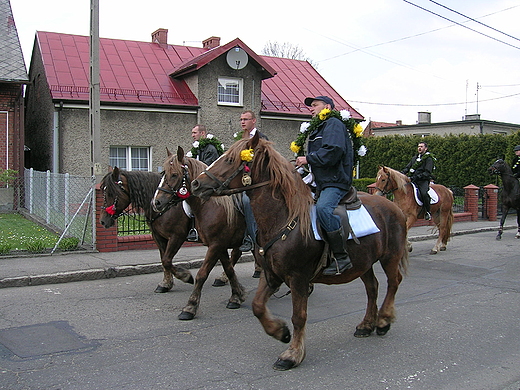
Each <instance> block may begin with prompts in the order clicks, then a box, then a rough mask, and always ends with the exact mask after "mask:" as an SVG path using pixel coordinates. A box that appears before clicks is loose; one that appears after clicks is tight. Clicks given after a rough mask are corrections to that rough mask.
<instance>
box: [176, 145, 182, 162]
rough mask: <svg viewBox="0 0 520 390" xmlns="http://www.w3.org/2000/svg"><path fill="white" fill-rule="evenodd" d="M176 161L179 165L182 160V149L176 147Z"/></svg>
mask: <svg viewBox="0 0 520 390" xmlns="http://www.w3.org/2000/svg"><path fill="white" fill-rule="evenodd" d="M177 160H179V162H180V163H182V161H183V160H184V149H183V148H181V147H180V146H179V147H177Z"/></svg>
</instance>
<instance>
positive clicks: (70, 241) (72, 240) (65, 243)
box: [58, 237, 79, 251]
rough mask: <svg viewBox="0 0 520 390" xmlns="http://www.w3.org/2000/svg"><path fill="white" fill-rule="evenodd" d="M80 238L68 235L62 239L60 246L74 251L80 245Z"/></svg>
mask: <svg viewBox="0 0 520 390" xmlns="http://www.w3.org/2000/svg"><path fill="white" fill-rule="evenodd" d="M78 244H79V240H78V239H77V238H76V237H66V238H64V239H63V240H61V241H60V243H59V244H58V248H60V249H61V250H62V251H73V250H74V249H76V248H77V247H78Z"/></svg>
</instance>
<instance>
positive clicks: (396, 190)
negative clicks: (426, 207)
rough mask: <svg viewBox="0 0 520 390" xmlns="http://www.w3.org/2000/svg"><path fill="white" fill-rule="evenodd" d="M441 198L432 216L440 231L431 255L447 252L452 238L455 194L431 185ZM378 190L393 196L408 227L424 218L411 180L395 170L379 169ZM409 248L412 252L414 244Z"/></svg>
mask: <svg viewBox="0 0 520 390" xmlns="http://www.w3.org/2000/svg"><path fill="white" fill-rule="evenodd" d="M430 187H431V188H433V189H434V190H435V192H436V193H437V195H438V196H439V201H438V202H437V203H434V204H432V205H431V206H430V207H431V214H432V218H433V222H434V223H435V226H436V227H437V230H438V231H439V238H438V239H437V242H436V243H435V245H434V247H433V248H432V250H431V251H430V254H432V255H434V254H437V252H438V251H445V250H446V245H447V244H448V241H449V239H450V236H451V228H452V226H453V192H451V190H450V189H449V188H446V187H444V186H443V185H441V184H430ZM376 188H377V189H378V190H379V191H381V192H382V193H383V194H384V195H387V194H393V195H394V202H395V203H396V204H397V206H399V208H400V209H401V210H403V213H404V215H405V216H406V227H407V229H410V228H411V227H412V225H413V224H414V223H415V221H417V218H419V217H422V216H423V214H424V213H423V211H421V210H422V206H419V204H418V203H417V202H416V201H415V197H414V194H413V187H412V184H411V182H410V178H408V177H407V176H406V175H404V174H402V173H401V172H398V171H396V170H395V169H392V168H388V167H379V172H377V176H376ZM408 248H409V250H410V251H411V250H412V244H411V243H408Z"/></svg>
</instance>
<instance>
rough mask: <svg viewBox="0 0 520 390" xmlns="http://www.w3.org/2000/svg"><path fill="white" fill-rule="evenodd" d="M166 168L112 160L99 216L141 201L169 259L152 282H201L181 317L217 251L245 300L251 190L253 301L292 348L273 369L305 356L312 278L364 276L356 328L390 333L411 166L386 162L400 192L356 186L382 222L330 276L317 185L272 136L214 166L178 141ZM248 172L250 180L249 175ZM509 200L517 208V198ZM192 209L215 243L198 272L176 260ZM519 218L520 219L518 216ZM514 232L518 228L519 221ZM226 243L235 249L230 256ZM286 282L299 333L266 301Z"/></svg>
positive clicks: (382, 173)
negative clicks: (243, 207)
mask: <svg viewBox="0 0 520 390" xmlns="http://www.w3.org/2000/svg"><path fill="white" fill-rule="evenodd" d="M244 150H252V151H253V153H252V156H254V158H253V159H252V160H251V161H243V160H242V159H241V152H242V151H244ZM495 165H496V166H495V168H493V169H494V171H493V173H497V172H500V174H502V170H501V166H499V165H497V163H495ZM163 168H164V170H163V173H162V176H161V175H159V174H155V173H149V172H140V171H123V170H119V169H118V168H114V170H113V171H112V172H111V173H109V174H107V175H106V176H105V177H104V178H103V180H102V183H101V189H102V191H103V196H104V205H103V208H102V212H101V217H100V222H101V224H102V225H104V226H105V227H110V226H112V225H113V224H114V221H115V220H116V219H117V217H118V216H119V215H121V214H122V213H123V212H124V210H125V209H126V208H127V207H128V206H129V205H132V207H133V208H134V209H141V210H142V211H143V213H144V215H145V217H146V219H147V222H148V225H149V226H150V229H151V232H152V236H153V238H154V240H155V242H156V243H157V246H158V248H159V252H160V255H161V262H162V265H163V269H164V276H163V280H162V281H161V282H160V283H159V285H158V286H157V288H156V290H155V292H167V291H169V290H170V289H171V288H172V287H173V276H175V277H176V278H178V279H180V280H182V281H184V282H186V283H194V289H193V292H192V294H191V296H190V297H189V299H188V303H187V305H186V306H185V307H184V308H183V310H182V312H181V313H180V315H179V319H182V320H191V319H193V318H194V317H195V315H196V313H197V308H198V306H199V303H200V298H201V291H202V286H203V284H204V282H205V281H206V279H207V277H208V275H209V273H210V271H211V270H212V269H213V267H214V266H215V265H216V263H217V261H218V260H220V262H221V264H222V266H223V268H224V272H225V274H226V276H227V278H228V279H229V284H230V286H231V291H232V294H231V297H230V299H229V301H228V304H227V307H228V308H232V309H236V308H239V307H240V305H241V303H242V302H243V301H244V299H245V294H244V289H243V287H242V285H241V284H240V283H239V281H238V279H237V276H236V274H235V271H234V265H235V264H236V262H237V261H238V259H239V257H240V256H241V254H242V253H241V252H240V250H239V247H240V245H241V243H242V239H243V237H244V231H245V221H244V216H243V214H242V212H240V211H239V210H238V209H239V207H238V204H239V203H240V199H239V197H238V196H236V195H235V194H237V193H239V192H242V191H245V192H246V193H247V194H248V196H249V198H250V201H251V207H252V209H253V213H254V215H255V217H256V220H257V224H258V235H257V237H256V241H257V247H256V248H255V257H256V259H257V261H258V263H260V264H261V265H262V268H263V272H262V275H261V277H260V280H259V285H258V289H257V292H256V295H255V297H254V299H253V303H252V307H253V312H254V315H255V316H256V317H257V318H258V319H259V321H260V323H261V325H262V326H263V328H264V330H265V332H266V333H267V334H268V335H270V336H272V337H274V338H275V339H277V340H280V341H282V342H284V343H289V342H290V345H289V348H287V350H286V351H284V352H283V353H282V354H281V355H280V356H279V357H278V359H277V360H276V362H275V364H274V368H275V369H278V370H287V369H290V368H292V367H295V366H298V365H299V364H300V363H301V362H302V361H303V359H304V357H305V329H306V321H307V301H308V297H309V295H310V293H311V292H312V288H309V286H312V285H313V284H314V283H325V284H341V283H348V282H350V281H352V280H354V279H356V278H358V277H359V278H361V280H362V281H363V283H364V285H365V289H366V293H367V299H368V302H367V308H366V312H365V315H364V318H363V320H362V321H361V322H360V323H359V324H358V325H357V326H356V331H355V333H354V336H356V337H367V336H369V335H370V334H371V333H372V332H373V331H374V330H375V331H376V333H377V334H378V335H384V334H386V333H387V332H388V331H389V329H390V325H391V323H392V322H393V320H394V318H395V307H394V302H395V295H396V292H397V289H398V287H399V284H400V283H401V281H402V279H403V276H402V272H406V269H407V265H408V251H410V250H411V245H410V244H409V242H408V240H407V232H408V230H409V229H410V227H411V226H412V225H413V224H414V222H415V221H416V220H417V218H420V217H421V207H420V206H419V205H418V204H417V203H416V202H415V199H414V198H413V195H412V191H411V184H410V182H409V179H407V178H406V176H404V175H402V174H400V173H399V172H397V171H395V170H393V169H391V168H388V167H381V168H380V170H379V172H378V175H377V182H376V186H377V188H378V189H379V190H380V191H381V193H382V194H390V193H391V194H393V196H394V202H391V201H389V200H387V199H386V198H385V197H384V196H378V195H369V194H366V193H360V194H359V199H360V200H361V202H362V204H363V207H365V208H366V210H367V211H368V214H369V215H370V216H371V218H372V220H373V221H374V223H375V225H376V226H377V229H378V230H379V232H377V233H372V234H368V235H366V236H364V237H360V238H359V239H358V240H357V242H354V240H348V242H347V247H348V251H349V253H350V256H351V259H352V263H353V268H352V269H350V270H348V271H345V272H344V273H342V274H340V275H335V276H323V275H322V274H321V270H322V269H323V268H324V267H325V266H326V265H327V259H328V245H327V244H326V243H325V242H324V241H322V240H321V239H319V238H318V237H316V236H315V232H313V231H312V229H311V225H312V223H311V215H312V213H311V208H312V204H313V202H314V200H313V197H312V194H311V191H310V189H309V187H308V186H307V185H305V184H304V183H303V181H302V180H301V177H300V176H299V175H298V174H297V172H296V171H295V169H294V166H293V165H292V164H291V163H289V162H288V161H287V160H286V159H285V158H283V157H282V156H281V155H280V154H279V153H278V152H277V151H276V150H275V149H274V148H273V146H272V143H271V142H269V141H265V140H262V139H259V138H258V137H257V136H255V137H253V138H252V139H250V140H240V141H237V142H236V143H235V144H234V145H233V146H231V147H230V148H229V150H228V151H227V152H225V154H224V155H222V156H221V157H220V158H219V159H218V160H217V161H216V162H215V163H213V164H212V165H211V167H207V166H206V165H205V164H203V163H201V162H199V161H197V160H195V159H193V158H189V157H186V156H185V155H184V151H183V150H182V148H180V147H179V148H178V150H177V153H176V154H171V153H170V152H169V151H168V156H167V158H166V160H165V163H164V167H163ZM490 170H491V168H490ZM246 176H247V180H244V177H246ZM503 179H504V176H503ZM506 180H507V178H506ZM515 180H516V179H515ZM504 183H505V182H504ZM511 185H513V184H511ZM514 185H516V186H518V181H516V184H514ZM432 187H433V189H434V190H435V191H436V193H437V195H438V198H439V200H438V202H436V203H435V204H432V207H431V211H432V216H433V221H434V223H435V226H436V227H437V229H438V230H439V239H438V241H437V243H436V244H435V246H434V248H433V249H432V251H431V253H437V252H438V251H443V250H445V249H446V244H447V241H448V239H449V237H450V234H451V228H452V224H453V211H452V205H453V194H452V193H451V191H450V190H449V189H447V188H446V187H444V186H441V185H437V184H433V185H432ZM511 191H514V190H511ZM516 191H517V192H518V188H517V189H516ZM517 198H519V197H518V196H517ZM518 201H519V200H518V199H516V202H518ZM515 206H516V207H515ZM506 207H514V208H516V209H517V210H518V209H519V208H520V206H519V205H518V203H514V202H513V203H511V205H510V206H506ZM190 213H191V214H192V215H193V216H194V218H195V227H196V229H197V231H198V233H199V237H200V240H201V242H202V243H203V244H204V245H206V246H207V247H208V249H207V252H206V256H205V258H204V261H203V263H202V266H201V267H200V268H199V270H198V272H197V275H196V277H195V279H193V277H192V276H191V274H190V272H189V270H187V269H185V268H184V267H181V266H179V265H176V264H175V263H173V261H172V259H173V257H174V256H175V254H176V253H177V252H178V250H179V249H180V247H181V245H182V244H183V242H184V241H185V239H186V236H187V234H188V230H189V229H190V226H191V222H190V216H188V215H187V214H190ZM506 213H507V209H506ZM504 218H505V217H503V218H502V221H501V229H502V226H503V219H504ZM518 219H519V224H520V216H518ZM519 226H520V225H519ZM500 234H501V230H500V232H499V235H500ZM517 236H520V228H519V233H518V234H517ZM282 237H283V238H282ZM498 238H499V237H497V239H498ZM228 249H231V257H230V256H229V254H228ZM377 261H379V262H380V264H381V266H382V268H383V270H384V272H385V274H386V277H387V292H386V296H385V299H384V300H383V303H382V305H381V307H380V308H379V309H378V307H377V295H378V281H377V279H376V276H375V273H374V269H373V264H374V263H376V262H377ZM282 283H285V284H286V285H287V286H288V287H289V288H290V292H291V297H292V305H293V313H292V325H293V333H294V335H293V337H292V338H291V332H290V330H289V327H288V326H287V325H286V324H285V323H284V322H283V321H282V320H280V319H277V318H274V317H273V316H272V314H271V312H270V311H269V309H268V308H267V302H268V300H269V297H271V295H273V293H274V292H276V291H277V289H278V288H279V287H280V285H281V284H282ZM291 339H292V340H291Z"/></svg>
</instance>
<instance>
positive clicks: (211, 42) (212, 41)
mask: <svg viewBox="0 0 520 390" xmlns="http://www.w3.org/2000/svg"><path fill="white" fill-rule="evenodd" d="M219 46H220V37H211V38H208V39H206V40H204V41H202V48H203V49H206V50H211V49H214V48H215V47H219Z"/></svg>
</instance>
